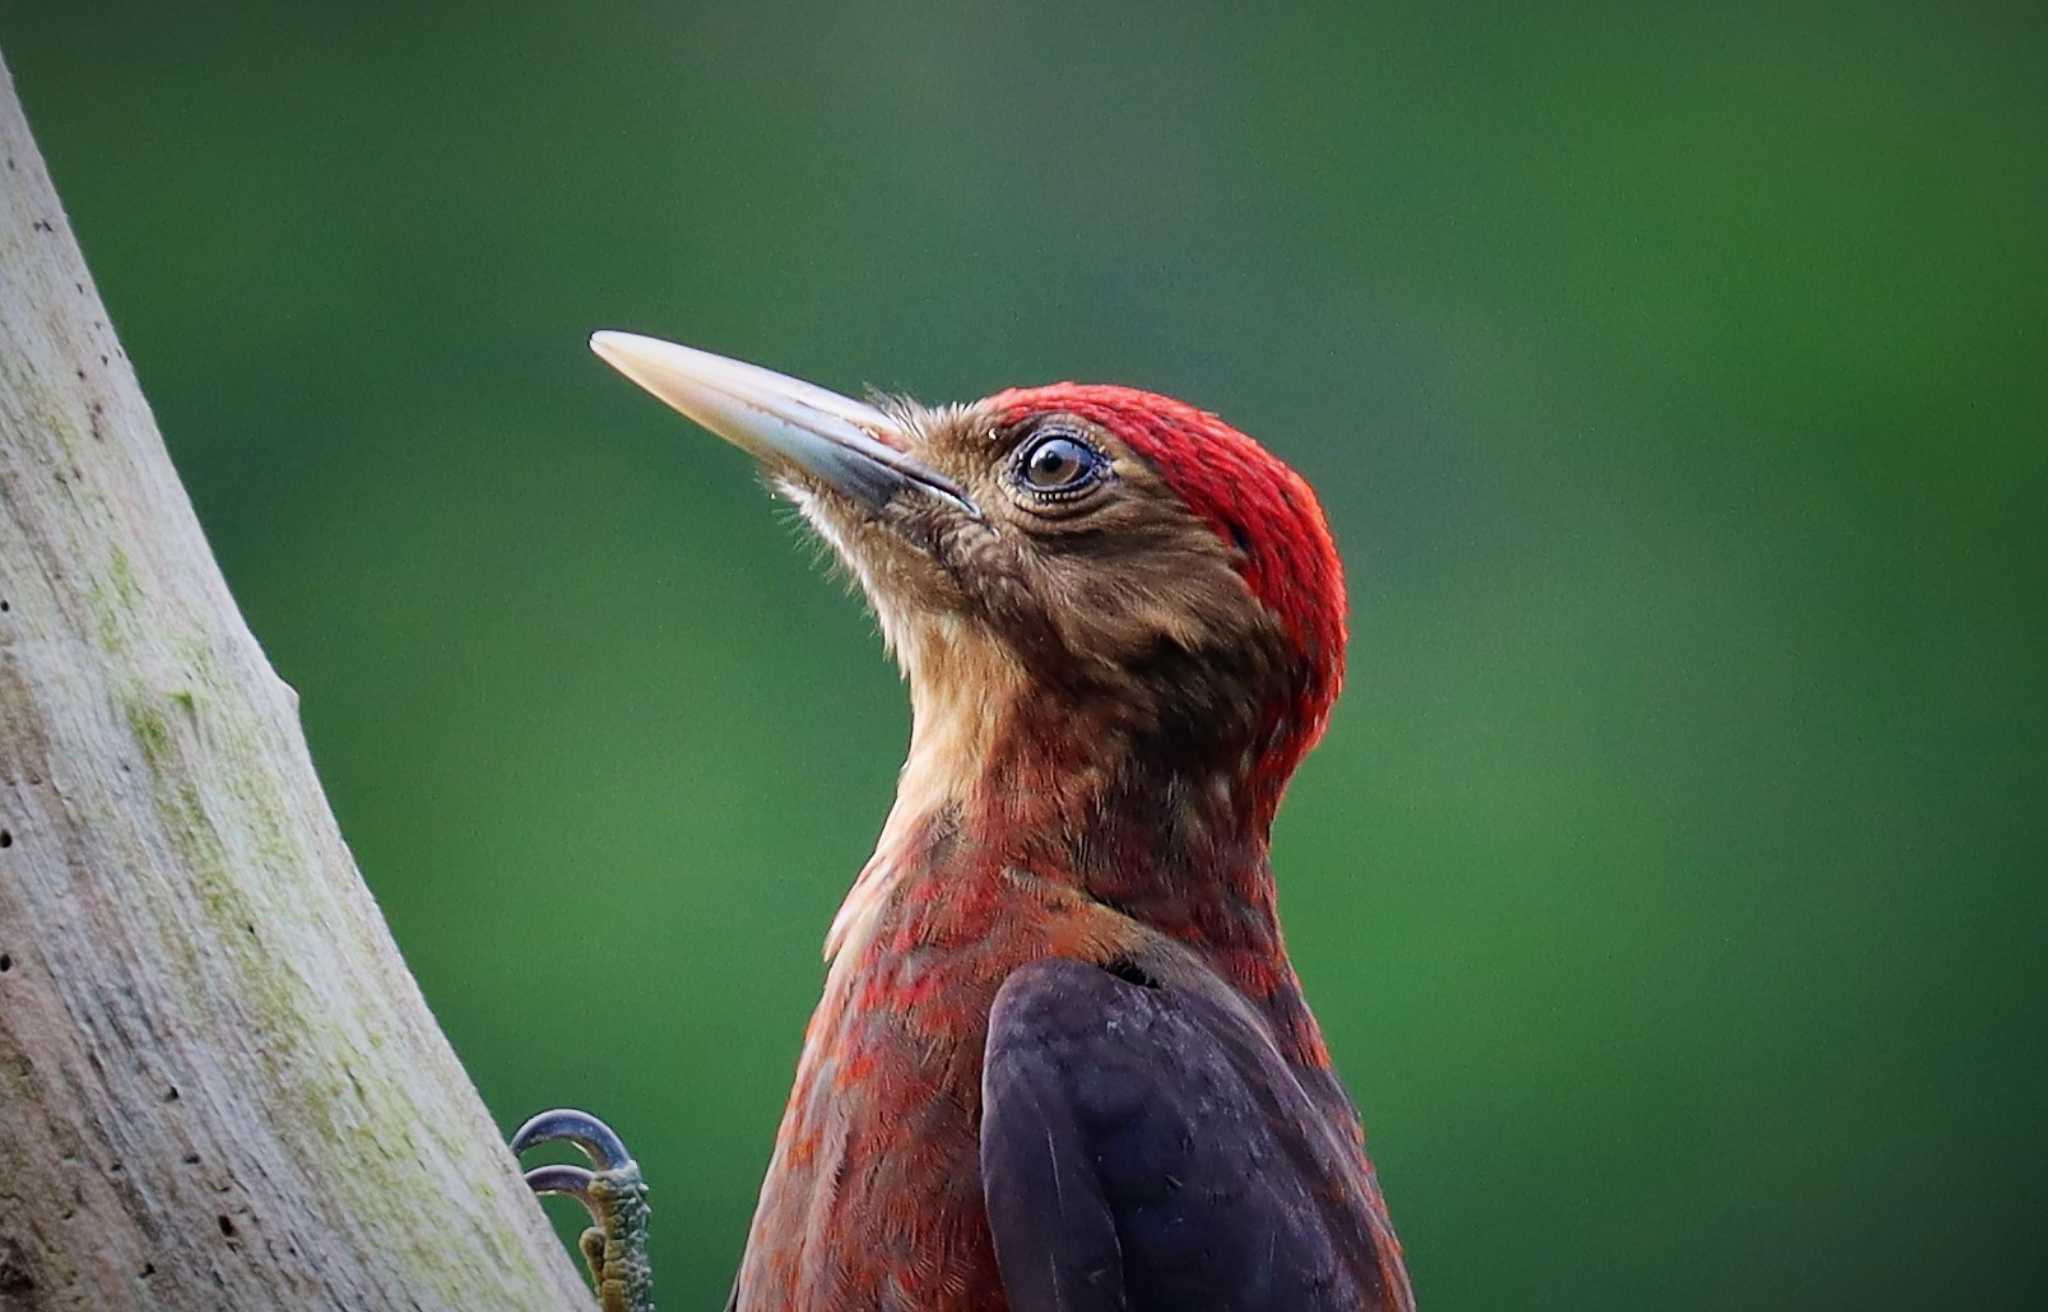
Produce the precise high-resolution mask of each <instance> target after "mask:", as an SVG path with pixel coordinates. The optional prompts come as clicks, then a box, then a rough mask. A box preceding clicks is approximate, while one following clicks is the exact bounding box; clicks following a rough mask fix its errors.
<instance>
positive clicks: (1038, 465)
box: [1024, 437, 1093, 492]
mask: <svg viewBox="0 0 2048 1312" xmlns="http://www.w3.org/2000/svg"><path fill="white" fill-rule="evenodd" d="M1092 463H1093V457H1092V454H1091V453H1090V452H1089V450H1088V448H1087V447H1084V446H1082V445H1081V444H1080V443H1079V442H1076V441H1075V440H1074V439H1073V438H1071V437H1052V438H1047V439H1046V440H1045V441H1043V442H1040V443H1039V444H1038V445H1037V446H1035V447H1033V448H1032V449H1031V455H1030V457H1029V458H1028V459H1027V460H1026V461H1025V462H1024V476H1025V478H1026V479H1027V480H1028V481H1029V482H1030V484H1031V486H1033V487H1035V488H1037V489H1039V490H1040V491H1044V492H1051V491H1055V490H1057V489H1059V488H1063V487H1067V486H1069V485H1071V484H1073V483H1077V482H1079V481H1080V480H1081V478H1082V477H1083V476H1084V475H1086V474H1087V472H1088V470H1089V467H1090V466H1091V464H1092Z"/></svg>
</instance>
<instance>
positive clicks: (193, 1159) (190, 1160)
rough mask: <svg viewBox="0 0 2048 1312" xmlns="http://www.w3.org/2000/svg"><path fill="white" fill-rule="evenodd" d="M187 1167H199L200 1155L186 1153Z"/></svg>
mask: <svg viewBox="0 0 2048 1312" xmlns="http://www.w3.org/2000/svg"><path fill="white" fill-rule="evenodd" d="M185 1165H187V1166H197V1165H199V1154H198V1153H186V1154H185Z"/></svg>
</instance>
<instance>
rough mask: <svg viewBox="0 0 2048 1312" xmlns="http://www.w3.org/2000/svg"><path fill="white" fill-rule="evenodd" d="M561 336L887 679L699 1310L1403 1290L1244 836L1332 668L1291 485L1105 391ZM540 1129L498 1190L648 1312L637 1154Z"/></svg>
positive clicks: (1307, 507)
mask: <svg viewBox="0 0 2048 1312" xmlns="http://www.w3.org/2000/svg"><path fill="white" fill-rule="evenodd" d="M591 346H592V349H593V350H594V351H595V352H596V353H597V355H598V356H600V357H601V358H602V359H603V360H604V361H606V362H607V363H609V364H610V365H612V366H613V367H614V368H616V369H617V370H618V371H619V372H621V373H622V374H624V375H625V376H626V377H627V378H628V379H630V380H632V381H633V382H635V383H637V384H639V385H640V386H641V387H642V388H644V389H646V390H647V391H648V392H650V393H652V394H653V395H654V396H655V397H657V398H659V399H660V400H661V401H663V402H665V403H667V404H668V405H669V406H671V407H672V408H674V409H675V410H677V411H680V412H681V413H682V414H683V415H685V416H687V417H689V418H690V419H692V420H694V421H695V422H696V423H698V424H699V425H701V426H702V427H704V428H706V429H708V430H709V431H710V432H712V433H713V434H715V435H717V436H719V437H721V438H724V439H725V440H726V441H728V442H730V443H732V444H733V445H735V446H737V447H739V448H740V449H741V450H743V451H745V452H746V453H747V454H749V455H750V456H752V457H753V459H754V460H755V461H756V462H757V464H758V465H759V467H760V469H761V471H762V473H763V474H764V476H765V477H766V479H767V480H768V481H769V482H770V484H771V485H772V486H773V487H774V488H775V490H776V491H778V492H779V493H780V494H781V495H782V496H784V497H786V498H787V499H788V500H789V501H790V502H792V503H794V505H795V506H796V507H797V508H798V510H799V511H800V512H801V515H802V517H803V519H805V520H806V521H808V523H809V524H810V526H811V527H812V528H813V529H815V531H816V533H817V534H818V535H819V536H820V537H821V538H823V540H824V541H825V542H826V543H827V544H829V547H830V549H831V552H832V554H834V555H835V556H836V557H837V558H838V560H839V561H840V562H841V563H842V564H843V565H844V566H845V567H846V569H847V570H848V571H849V572H850V573H851V575H852V576H853V578H854V579H855V580H857V582H858V585H859V589H860V591H861V592H862V593H863V594H865V597H866V600H867V602H868V604H869V606H870V607H871V609H872V610H873V612H874V615H875V617H876V619H877V621H878V625H879V628H880V630H881V633H882V636H883V639H884V641H885V643H886V645H887V647H888V648H889V650H890V651H892V652H893V653H894V656H895V659H896V661H897V663H898V664H899V666H900V667H901V670H902V673H903V676H904V678H905V681H906V682H907V684H908V688H909V698H910V704H911V732H910V742H909V748H908V752H907V756H906V759H905V761H904V763H903V766H902V770H901V773H900V775H899V778H898V786H897V793H896V798H895V802H894V805H893V807H892V808H891V810H890V811H889V813H888V816H887V819H886V821H885V822H884V823H883V825H882V829H881V834H880V837H879V839H878V841H877V843H876V846H875V849H874V854H873V856H872V857H871V858H870V859H869V860H868V861H867V863H866V864H865V866H863V867H862V868H861V870H860V871H859V873H858V875H857V876H856V877H855V878H854V879H853V881H852V885H851V887H850V889H849V891H848V893H847V895H846V898H845V901H844V903H843V904H842V905H841V907H840V908H839V911H838V914H837V915H836V916H835V917H834V919H833V920H832V922H831V926H830V929H829V931H828V932H827V935H826V938H825V958H826V962H827V965H826V970H825V981H824V986H823V992H822V996H821V998H820V1000H819V1002H818V1005H817V1008H816V1010H815V1012H814V1013H813V1015H812V1017H811V1020H810V1023H809V1025H808V1027H807V1028H806V1030H805V1032H804V1038H803V1044H802V1048H801V1052H800V1055H799V1057H798V1060H797V1067H796V1075H795V1081H794V1084H793V1087H792V1089H791V1091H790V1095H789V1099H788V1103H787V1105H786V1107H785V1110H784V1113H783V1116H782V1121H781V1127H780V1130H779V1132H778V1133H777V1136H776V1139H775V1144H774V1148H773V1153H772V1156H771V1158H770V1161H769V1164H768V1168H767V1173H766V1177H765V1179H764V1181H763V1183H762V1186H761V1192H760V1197H759V1201H758V1204H757V1206H756V1210H755V1213H754V1218H753V1223H752V1226H751V1229H750V1231H749V1234H748V1238H747V1242H746V1246H745V1249H744V1253H743V1255H742V1258H741V1261H740V1265H739V1271H738V1275H737V1278H736V1280H735V1282H734V1286H733V1290H732V1295H731V1299H730V1301H729V1303H728V1304H727V1306H728V1309H729V1312H768V1310H770V1309H774V1310H776V1312H783V1310H786V1309H802V1310H804V1312H855V1310H856V1309H858V1310H859V1312H870V1310H886V1312H1098V1310H1099V1312H1112V1310H1114V1312H1166V1310H1167V1309H1177V1310H1178V1309H1231V1310H1233V1312H1335V1310H1336V1309H1371V1310H1373V1312H1379V1310H1381V1309H1387V1310H1401V1309H1412V1308H1413V1306H1414V1295H1413V1292H1412V1289H1411V1286H1410V1281H1409V1277H1408V1274H1407V1269H1406V1265H1405V1262H1404V1258H1403V1255H1402V1250H1401V1245H1400V1242H1399V1240H1398V1239H1397V1238H1396V1236H1395V1232H1394V1228H1393V1225H1392V1222H1391V1220H1390V1219H1389V1215H1388V1209H1387V1205H1386V1203H1385V1200H1384V1197H1383V1195H1382V1192H1381V1189H1380V1185H1379V1181H1378V1177H1377V1174H1376V1172H1375V1170H1374V1167H1373V1165H1372V1163H1371V1160H1370V1158H1369V1157H1368V1155H1367V1151H1366V1141H1365V1134H1364V1130H1363V1127H1362V1121H1361V1119H1360V1116H1359V1113H1358V1111H1357V1109H1356V1107H1355V1105H1354V1104H1353V1102H1352V1100H1351V1098H1350V1097H1349V1095H1348V1094H1347V1092H1346V1090H1345V1087H1344V1085H1343V1084H1342V1083H1341V1081H1340V1080H1339V1078H1338V1076H1337V1074H1336V1073H1335V1071H1334V1069H1333V1066H1332V1062H1331V1057H1330V1052H1329V1049H1328V1046H1327V1045H1326V1043H1325V1041H1324V1039H1323V1035H1322V1032H1321V1030H1320V1028H1319V1027H1318V1025H1317V1022H1316V1019H1315V1017H1314V1015H1313V1013H1312V1012H1311V1011H1310V1009H1309V1006H1308V1003H1307V1001H1306V999H1305V997H1304V994H1303V989H1302V984H1301V980H1300V978H1299V977H1298V976H1297V974H1296V972H1295V970H1294V968H1293V966H1292V964H1291V963H1290V961H1289V959H1288V955H1287V950H1286V946H1285V942H1284V939H1283V936H1282V933H1281V926H1280V921H1279V916H1278V909H1277V900H1276V885H1275V877H1274V872H1273V868H1272V863H1271V860H1270V851H1271V842H1270V835H1271V829H1272V825H1273V821H1274V817H1275V815H1276V813H1277V812H1278V810H1279V808H1280V805H1281V801H1282V797H1283V795H1284V793H1285V791H1286V788H1287V784H1288V781H1289V779H1290V777H1291V776H1292V775H1293V774H1294V772H1295V769H1296V767H1297V766H1298V765H1299V764H1300V763H1301V761H1302V759H1303V758H1304V757H1305V756H1306V755H1307V754H1308V752H1309V751H1310V750H1311V749H1312V748H1313V747H1314V746H1315V745H1316V742H1317V740H1318V739H1319V738H1320V737H1321V736H1322V734H1323V731H1324V728H1325V726H1326V724H1327V722H1328V719H1329V716H1330V712H1331V708H1332V706H1333V704H1334V702H1335V701H1336V698H1337V695H1338V692H1339V689H1340V687H1341V685H1342V683H1343V677H1344V663H1345V648H1346V642H1347V624H1348V621H1347V614H1346V600H1345V589H1344V579H1343V570H1342V566H1341V563H1340V560H1339V557H1338V554H1337V551H1336V547H1335V543H1334V540H1333V538H1332V534H1331V531H1330V528H1329V525H1328V522H1327V520H1326V518H1325V516H1324V513H1323V511H1322V509H1321V507H1320V505H1319V503H1318V501H1317V498H1316V496H1315V493H1314V492H1313V490H1312V489H1311V488H1310V487H1309V485H1308V483H1307V482H1306V481H1305V480H1304V479H1303V478H1302V477H1301V476H1300V475H1299V474H1297V473H1296V472H1294V470H1292V469H1291V468H1289V467H1288V466H1287V465H1286V464H1285V463H1283V462H1282V461H1281V460H1280V459H1278V458H1277V457H1275V456H1274V455H1272V454H1271V453H1270V452H1268V451H1267V450H1266V449H1265V448H1264V447H1263V446H1261V445H1260V444H1258V443H1257V442H1256V441H1254V440H1253V439H1252V438H1250V437H1248V436H1246V435H1245V434H1244V433H1242V432H1240V431H1238V430H1237V429H1236V428H1234V427H1232V426H1231V425H1230V424H1228V423H1226V422H1225V421H1224V420H1222V419H1220V418H1218V417H1217V416H1216V415H1214V414H1211V413H1209V412H1207V411H1205V410H1202V409H1199V408H1197V407H1196V406H1194V405H1191V404H1188V403H1185V402H1182V401H1178V400H1174V399H1171V398H1169V397H1166V396H1162V395H1158V394H1155V393H1151V392H1146V391H1142V390H1138V389H1136V388H1131V387H1125V386H1119V385H1108V384H1078V383H1071V382H1062V383H1053V384H1049V385H1043V386H1033V387H1025V388H1012V389H1008V390H1004V391H1000V392H997V393H995V394H993V395H991V396H988V397H986V398H984V399H982V400H980V401H976V402H973V403H970V404H954V405H940V406H927V405H922V404H918V403H916V402H913V401H910V400H908V399H905V398H901V397H895V396H887V395H874V396H871V397H869V398H868V399H866V400H856V399H854V398H852V397H848V396H844V395H841V394H839V393H837V392H833V391H830V390H827V389H825V388H822V387H818V386H815V385H812V384H810V383H806V382H802V381H800V380H798V379H795V378H791V377H788V376H785V375H783V374H779V373H775V372H773V371H771V370H768V369H765V368H761V367H759V366H756V365H751V364H746V363H743V362H740V361H737V360H733V359H728V358H726V357H724V356H720V355H715V354H712V353H709V352H706V351H700V350H696V349H694V348H691V347H686V346H682V345H678V344H676V343H673V342H669V341H665V340H662V339H659V338H654V337H647V336H641V335H638V334H633V333H624V332H609V331H608V332H600V333H597V334H595V335H594V336H593V337H592V339H591ZM551 1139H567V1140H569V1141H570V1142H573V1143H575V1144H577V1145H578V1146H579V1147H582V1148H583V1149H584V1150H585V1151H586V1152H587V1153H589V1154H590V1156H591V1157H592V1160H593V1165H594V1166H596V1167H597V1168H598V1169H597V1170H596V1171H595V1172H592V1171H584V1170H582V1169H581V1168H576V1167H562V1166H549V1167H541V1168H538V1169H537V1170H536V1171H534V1172H532V1173H531V1176H530V1180H529V1182H530V1183H531V1184H532V1185H533V1187H534V1188H535V1189H536V1190H538V1191H541V1192H558V1193H569V1194H573V1195H575V1196H577V1197H579V1198H580V1199H582V1200H583V1201H584V1202H585V1204H586V1205H587V1206H589V1207H590V1208H591V1210H592V1214H593V1216H594V1217H596V1218H597V1220H598V1221H599V1223H600V1224H599V1225H598V1226H597V1227H594V1228H593V1229H592V1230H591V1231H590V1232H588V1233H587V1234H586V1237H585V1242H584V1252H585V1256H586V1257H587V1258H589V1259H590V1261H591V1265H592V1270H593V1277H594V1278H595V1279H596V1280H597V1281H598V1283H599V1288H600V1290H601V1291H607V1290H608V1291H609V1292H607V1293H606V1294H605V1297H606V1298H607V1299H608V1300H613V1301H608V1302H607V1306H608V1307H618V1308H626V1307H634V1308H638V1307H643V1306H648V1307H651V1302H646V1301H645V1300H646V1299H648V1298H649V1297H650V1295H648V1293H647V1290H646V1286H645V1283H644V1277H645V1263H644V1238H643V1236H642V1235H641V1234H640V1232H639V1228H640V1227H642V1226H644V1219H645V1218H644V1208H642V1207H639V1206H638V1200H639V1199H640V1193H639V1192H638V1191H639V1190H640V1188H641V1186H640V1182H639V1179H638V1175H637V1166H635V1165H634V1164H633V1163H632V1161H631V1159H630V1157H629V1156H628V1155H627V1154H626V1152H625V1150H624V1146H623V1144H622V1143H621V1142H620V1141H619V1140H618V1138H617V1136H615V1135H612V1134H611V1132H610V1130H609V1129H608V1128H607V1127H605V1126H603V1124H602V1123H601V1122H598V1121H597V1120H596V1119H595V1118H594V1117H590V1116H588V1115H587V1114H585V1113H580V1112H576V1111H573V1110H566V1109H565V1110H558V1111H553V1112H549V1113H544V1114H543V1115H542V1116H540V1117H536V1118H535V1119H534V1121H532V1122H530V1123H529V1125H528V1127H526V1128H525V1129H522V1130H521V1131H520V1133H519V1134H518V1135H517V1136H515V1138H514V1144H513V1146H514V1148H515V1150H518V1151H523V1150H524V1149H525V1148H527V1147H530V1146H532V1145H533V1144H534V1143H538V1142H546V1141H548V1140H551ZM621 1197H624V1198H626V1199H627V1200H628V1201H629V1202H632V1203H633V1204H634V1206H632V1207H628V1208H625V1209H623V1210H625V1211H629V1212H632V1213H633V1215H631V1216H628V1217H625V1218H623V1219H622V1218H621V1214H620V1213H621V1209H620V1208H619V1207H618V1206H617V1200H618V1199H619V1198H621ZM608 1244H609V1247H608V1246H607V1245H608ZM608 1261H609V1264H610V1265H609V1267H608V1266H607V1262H608ZM607 1281H609V1283H607ZM635 1300H640V1301H635Z"/></svg>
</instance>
